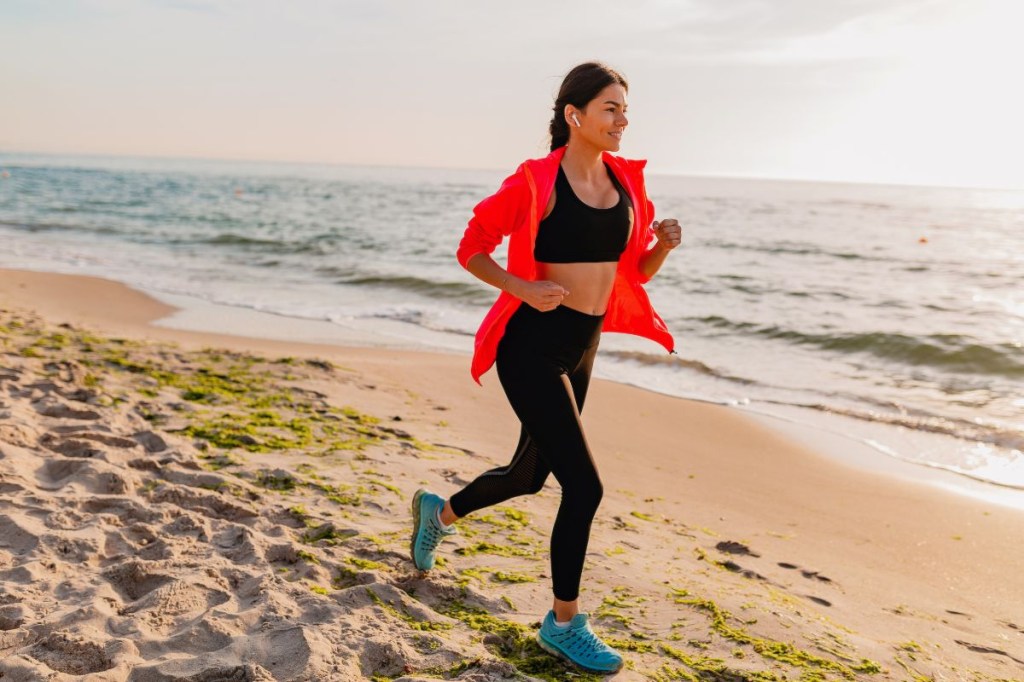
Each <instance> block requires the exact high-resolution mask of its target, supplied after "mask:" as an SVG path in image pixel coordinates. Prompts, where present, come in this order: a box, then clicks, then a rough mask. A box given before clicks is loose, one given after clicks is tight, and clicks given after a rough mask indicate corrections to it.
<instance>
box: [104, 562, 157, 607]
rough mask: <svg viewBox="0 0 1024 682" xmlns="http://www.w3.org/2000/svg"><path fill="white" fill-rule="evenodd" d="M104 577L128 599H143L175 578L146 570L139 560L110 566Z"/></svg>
mask: <svg viewBox="0 0 1024 682" xmlns="http://www.w3.org/2000/svg"><path fill="white" fill-rule="evenodd" d="M103 577H104V578H106V579H107V582H109V583H110V584H111V585H112V586H113V588H114V589H115V590H116V591H117V592H118V593H119V594H120V595H121V597H122V598H123V599H126V600H127V601H136V600H138V599H141V598H142V597H144V596H146V595H147V594H149V593H150V592H152V591H153V590H155V589H157V588H158V587H160V586H162V585H166V584H167V583H169V582H171V581H172V580H173V578H171V577H170V576H167V575H160V574H159V573H150V572H148V571H146V569H145V568H143V566H142V564H140V563H138V562H132V563H128V564H120V565H118V566H115V567H113V568H110V569H108V570H106V571H104V573H103Z"/></svg>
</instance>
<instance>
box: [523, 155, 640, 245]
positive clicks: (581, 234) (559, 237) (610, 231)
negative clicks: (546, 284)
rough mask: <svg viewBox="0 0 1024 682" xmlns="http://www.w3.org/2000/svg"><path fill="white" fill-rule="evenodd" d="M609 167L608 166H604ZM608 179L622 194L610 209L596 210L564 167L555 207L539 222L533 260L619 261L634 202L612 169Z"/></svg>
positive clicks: (609, 171) (557, 186)
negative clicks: (584, 199) (578, 193)
mask: <svg viewBox="0 0 1024 682" xmlns="http://www.w3.org/2000/svg"><path fill="white" fill-rule="evenodd" d="M605 167H606V168H608V165H607V164H605ZM608 177H609V178H611V180H612V184H613V185H615V189H617V190H618V192H619V201H618V202H617V203H616V204H615V205H614V206H612V207H611V208H594V207H593V206H588V205H586V204H584V203H583V202H582V201H580V199H579V197H577V196H576V193H575V192H573V191H572V186H571V185H570V184H569V179H568V178H567V177H565V171H563V170H562V166H561V165H559V166H558V177H557V178H556V179H555V193H556V194H555V196H556V197H557V198H556V200H555V207H554V208H553V209H551V213H550V214H548V216H547V217H546V218H544V219H543V220H541V221H540V228H539V229H538V231H537V241H536V242H535V243H534V245H533V258H534V260H537V261H541V262H543V263H607V262H615V261H618V260H619V256H621V255H622V252H623V251H625V250H626V240H627V239H628V238H629V226H630V219H629V213H630V209H631V208H632V206H633V203H632V202H631V201H630V200H629V195H628V194H626V191H625V190H624V189H623V188H622V185H620V184H619V181H618V180H617V179H616V177H615V174H614V173H612V169H611V168H608Z"/></svg>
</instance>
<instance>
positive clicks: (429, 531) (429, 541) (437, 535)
mask: <svg viewBox="0 0 1024 682" xmlns="http://www.w3.org/2000/svg"><path fill="white" fill-rule="evenodd" d="M424 530H425V532H424V534H423V539H424V543H423V544H424V545H425V546H426V548H427V550H429V551H433V550H434V549H435V548H436V547H437V546H438V545H439V544H441V540H442V539H443V538H444V536H445V535H451V533H450V532H448V533H446V532H444V531H443V530H441V528H440V527H439V526H438V525H437V522H436V521H435V520H434V519H430V520H428V521H427V524H426V528H425V529H424Z"/></svg>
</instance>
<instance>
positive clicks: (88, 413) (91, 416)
mask: <svg viewBox="0 0 1024 682" xmlns="http://www.w3.org/2000/svg"><path fill="white" fill-rule="evenodd" d="M33 407H35V408H36V412H38V413H39V414H41V415H43V416H44V417H55V418H57V419H83V420H85V419H87V420H90V421H93V420H96V419H99V418H100V413H99V412H96V411H94V410H76V409H75V408H73V407H71V406H70V405H65V404H64V403H59V402H53V401H39V402H37V403H36V404H35V405H34V406H33Z"/></svg>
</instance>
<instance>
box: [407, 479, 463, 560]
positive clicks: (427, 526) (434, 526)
mask: <svg viewBox="0 0 1024 682" xmlns="http://www.w3.org/2000/svg"><path fill="white" fill-rule="evenodd" d="M443 507H444V498H442V497H441V496H440V495H435V494H434V493H432V492H428V491H426V490H424V489H423V488H420V489H419V490H417V491H416V494H415V495H413V498H412V541H411V543H410V554H411V555H412V562H413V563H414V564H415V565H416V568H418V569H420V570H421V571H429V570H430V569H432V568H433V567H434V550H435V549H437V546H438V545H439V544H440V543H441V540H443V539H444V538H445V536H446V535H455V534H456V533H457V532H458V531H457V530H456V529H455V526H450V527H448V528H447V529H446V528H445V527H444V526H442V525H441V523H440V522H439V521H438V516H439V515H440V513H441V509H442V508H443Z"/></svg>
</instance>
